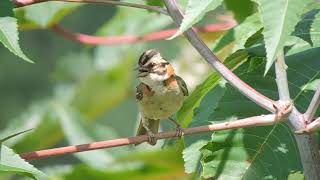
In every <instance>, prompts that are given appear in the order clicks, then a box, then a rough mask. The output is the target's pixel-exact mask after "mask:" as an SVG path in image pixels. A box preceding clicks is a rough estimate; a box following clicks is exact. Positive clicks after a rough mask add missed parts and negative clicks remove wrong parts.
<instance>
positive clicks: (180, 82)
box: [175, 75, 189, 96]
mask: <svg viewBox="0 0 320 180" xmlns="http://www.w3.org/2000/svg"><path fill="white" fill-rule="evenodd" d="M175 78H176V80H177V82H178V85H179V87H180V89H181V91H182V93H183V95H184V96H189V92H188V87H187V84H186V82H184V80H183V79H182V78H181V77H179V76H177V75H175Z"/></svg>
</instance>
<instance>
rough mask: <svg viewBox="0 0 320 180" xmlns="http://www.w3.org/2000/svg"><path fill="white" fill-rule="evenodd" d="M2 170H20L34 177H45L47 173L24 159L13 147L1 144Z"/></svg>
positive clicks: (0, 162) (0, 165)
mask: <svg viewBox="0 0 320 180" xmlns="http://www.w3.org/2000/svg"><path fill="white" fill-rule="evenodd" d="M0 171H7V172H8V171H10V172H18V173H22V174H25V175H28V176H29V177H34V179H45V178H46V175H45V174H44V173H43V172H41V171H39V170H38V169H37V168H35V167H33V166H32V165H31V164H29V163H28V162H26V161H25V160H24V159H22V158H21V157H20V156H19V155H18V154H16V153H14V152H13V150H12V149H10V148H8V147H7V146H5V145H1V149H0Z"/></svg>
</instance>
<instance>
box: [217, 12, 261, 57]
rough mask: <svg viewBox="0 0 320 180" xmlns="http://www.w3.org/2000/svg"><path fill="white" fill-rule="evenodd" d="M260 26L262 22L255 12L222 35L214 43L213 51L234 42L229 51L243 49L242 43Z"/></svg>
mask: <svg viewBox="0 0 320 180" xmlns="http://www.w3.org/2000/svg"><path fill="white" fill-rule="evenodd" d="M261 28H262V24H261V22H260V19H259V14H257V13H255V14H253V15H251V16H249V17H247V18H246V19H245V21H243V22H242V23H241V24H239V25H238V26H236V27H235V28H233V29H230V30H228V32H227V33H226V34H225V35H223V36H222V37H221V38H220V39H219V40H217V42H216V43H215V45H214V48H213V51H214V52H217V51H219V50H221V49H222V48H224V47H225V46H226V45H229V44H231V43H234V46H233V48H232V50H231V53H234V52H236V51H237V50H239V49H244V45H245V43H246V41H247V39H248V38H249V37H251V36H253V35H254V34H255V33H256V32H258V31H259V30H260V29H261Z"/></svg>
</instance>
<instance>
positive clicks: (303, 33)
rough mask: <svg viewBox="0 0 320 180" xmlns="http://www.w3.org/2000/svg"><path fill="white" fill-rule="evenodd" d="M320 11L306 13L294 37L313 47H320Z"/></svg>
mask: <svg viewBox="0 0 320 180" xmlns="http://www.w3.org/2000/svg"><path fill="white" fill-rule="evenodd" d="M319 12H320V9H313V10H311V11H309V12H307V13H305V14H304V15H303V17H302V19H301V21H299V23H298V24H297V25H296V27H295V31H294V32H293V33H292V35H294V36H297V37H299V38H301V39H303V40H304V41H306V42H308V43H309V44H310V45H311V46H313V47H318V46H320V40H319V39H320V35H319V34H320V13H319Z"/></svg>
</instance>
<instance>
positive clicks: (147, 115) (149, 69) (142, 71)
mask: <svg viewBox="0 0 320 180" xmlns="http://www.w3.org/2000/svg"><path fill="white" fill-rule="evenodd" d="M137 70H138V79H139V81H140V84H139V85H138V86H137V92H136V99H137V101H138V103H139V108H140V112H141V120H140V125H139V128H138V132H137V135H144V134H147V135H148V143H149V144H151V145H155V144H156V143H157V139H156V137H155V135H154V134H155V133H158V130H159V123H160V120H161V119H169V120H170V121H171V122H173V123H174V124H175V125H176V128H177V136H182V135H183V131H182V129H181V126H180V125H179V124H178V123H177V122H176V121H174V120H173V119H172V118H171V116H172V115H173V114H175V113H176V112H177V111H178V110H179V109H180V107H181V106H182V103H183V100H184V96H188V89H187V85H186V83H185V82H184V80H183V79H182V78H181V77H179V76H177V75H176V74H175V73H174V69H173V67H172V65H171V64H170V63H169V62H168V61H166V60H165V59H164V58H163V57H162V56H161V55H160V53H159V52H158V51H157V50H154V49H151V50H148V51H146V52H144V53H143V54H142V55H141V56H140V58H139V62H138V68H137Z"/></svg>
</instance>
